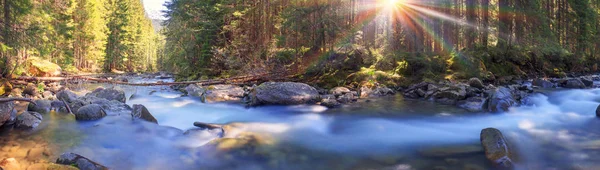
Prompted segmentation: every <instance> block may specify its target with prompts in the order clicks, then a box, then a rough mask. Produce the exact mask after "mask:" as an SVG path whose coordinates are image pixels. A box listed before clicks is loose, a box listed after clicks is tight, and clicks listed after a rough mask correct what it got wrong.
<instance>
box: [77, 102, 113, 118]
mask: <svg viewBox="0 0 600 170" xmlns="http://www.w3.org/2000/svg"><path fill="white" fill-rule="evenodd" d="M105 116H106V112H105V111H104V109H103V108H102V106H100V105H99V104H89V105H85V106H83V107H81V108H79V109H78V110H77V112H75V119H77V120H98V119H101V118H103V117H105Z"/></svg>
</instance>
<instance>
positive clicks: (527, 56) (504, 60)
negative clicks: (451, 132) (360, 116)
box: [0, 0, 600, 86]
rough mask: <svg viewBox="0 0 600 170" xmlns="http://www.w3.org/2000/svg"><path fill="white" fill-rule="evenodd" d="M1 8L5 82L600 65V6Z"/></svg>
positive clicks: (356, 2) (411, 75)
mask: <svg viewBox="0 0 600 170" xmlns="http://www.w3.org/2000/svg"><path fill="white" fill-rule="evenodd" d="M2 6H3V8H2V9H0V10H1V11H2V14H3V17H1V18H2V19H1V22H2V27H1V29H2V33H3V34H2V40H1V42H0V43H1V46H2V48H1V55H2V58H3V60H2V61H1V62H0V67H1V68H2V70H4V71H3V75H5V76H7V75H9V74H13V75H21V74H24V72H25V71H24V70H23V69H19V68H20V67H19V66H20V65H23V64H21V63H22V62H24V61H25V60H26V59H27V58H30V57H38V58H42V59H46V60H49V61H51V62H54V63H57V64H59V65H60V66H61V67H62V68H63V70H65V71H71V72H77V71H85V72H111V71H113V72H114V71H125V72H150V71H159V70H160V71H168V72H172V73H175V74H176V75H177V78H178V79H177V80H198V79H208V78H216V77H225V78H226V77H232V76H240V75H256V74H274V73H277V74H279V75H286V76H293V77H295V78H299V79H301V80H304V81H307V82H316V83H317V84H321V85H324V86H336V85H343V84H351V83H353V82H358V83H359V82H364V81H377V82H382V83H386V84H391V85H400V84H402V83H401V82H409V81H404V80H414V79H418V80H439V79H467V78H470V77H479V78H482V79H483V80H485V81H489V82H494V81H497V80H498V79H503V78H504V77H506V76H515V77H564V76H566V75H568V74H572V73H589V72H597V71H598V63H599V62H600V60H599V57H600V41H598V39H600V22H599V17H598V16H599V15H600V9H599V8H600V0H546V1H544V0H436V1H417V0H298V1H294V0H277V1H275V0H243V1H240V0H207V1H196V0H172V1H167V2H166V4H165V6H166V7H167V10H166V11H164V15H165V18H166V20H165V21H162V23H161V24H154V25H152V20H151V19H149V18H148V17H147V13H146V12H145V11H144V8H143V5H142V2H141V1H139V0H54V1H43V0H4V1H2ZM12 67H15V69H9V68H12ZM9 70H10V71H11V72H10V73H9Z"/></svg>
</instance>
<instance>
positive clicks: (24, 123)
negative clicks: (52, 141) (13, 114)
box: [15, 111, 42, 129]
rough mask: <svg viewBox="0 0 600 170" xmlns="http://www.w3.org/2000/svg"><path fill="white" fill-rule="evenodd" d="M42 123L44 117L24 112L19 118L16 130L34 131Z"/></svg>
mask: <svg viewBox="0 0 600 170" xmlns="http://www.w3.org/2000/svg"><path fill="white" fill-rule="evenodd" d="M40 123H42V115H41V114H39V113H36V112H30V111H27V112H23V113H21V115H19V116H18V117H17V122H16V123H15V127H16V128H20V129H33V128H35V127H37V126H38V125H40Z"/></svg>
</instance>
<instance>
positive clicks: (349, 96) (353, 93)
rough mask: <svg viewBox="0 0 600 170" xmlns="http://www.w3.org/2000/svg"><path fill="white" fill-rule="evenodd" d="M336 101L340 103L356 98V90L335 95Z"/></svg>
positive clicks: (349, 101) (352, 100)
mask: <svg viewBox="0 0 600 170" xmlns="http://www.w3.org/2000/svg"><path fill="white" fill-rule="evenodd" d="M336 100H337V102H339V103H341V104H345V103H351V102H355V101H357V100H358V92H356V91H350V93H346V94H343V95H341V96H337V97H336Z"/></svg>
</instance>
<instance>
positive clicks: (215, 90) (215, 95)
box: [201, 85, 244, 102]
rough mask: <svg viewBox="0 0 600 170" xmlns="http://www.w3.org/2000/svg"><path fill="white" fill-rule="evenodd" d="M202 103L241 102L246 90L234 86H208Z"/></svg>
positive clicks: (202, 95)
mask: <svg viewBox="0 0 600 170" xmlns="http://www.w3.org/2000/svg"><path fill="white" fill-rule="evenodd" d="M201 97H202V98H201V99H202V102H223V101H239V100H241V99H242V97H244V89H243V88H242V87H239V86H234V85H213V86H208V87H207V88H206V90H204V91H203V93H202V94H201Z"/></svg>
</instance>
